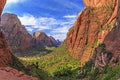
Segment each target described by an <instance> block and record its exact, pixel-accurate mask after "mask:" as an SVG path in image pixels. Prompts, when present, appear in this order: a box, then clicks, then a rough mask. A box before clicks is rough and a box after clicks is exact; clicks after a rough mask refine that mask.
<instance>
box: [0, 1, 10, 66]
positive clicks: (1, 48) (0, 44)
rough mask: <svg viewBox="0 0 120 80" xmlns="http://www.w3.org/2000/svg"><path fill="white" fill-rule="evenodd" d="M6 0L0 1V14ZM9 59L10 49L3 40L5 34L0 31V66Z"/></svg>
mask: <svg viewBox="0 0 120 80" xmlns="http://www.w3.org/2000/svg"><path fill="white" fill-rule="evenodd" d="M5 3H6V0H1V1H0V14H1V13H2V10H3V7H4V5H5ZM10 60H11V50H10V48H9V46H8V45H7V42H6V41H5V36H4V34H3V32H2V31H0V66H5V65H6V64H7V63H8V62H9V61H10Z"/></svg>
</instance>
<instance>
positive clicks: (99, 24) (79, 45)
mask: <svg viewBox="0 0 120 80" xmlns="http://www.w3.org/2000/svg"><path fill="white" fill-rule="evenodd" d="M84 3H85V5H86V8H85V9H84V10H83V11H82V12H81V13H80V14H79V15H78V18H77V20H76V21H75V23H74V25H73V26H72V27H71V28H70V29H69V31H68V33H67V38H66V40H65V41H64V44H67V45H69V52H70V53H71V55H72V56H73V57H75V58H77V59H80V62H81V65H82V64H84V63H85V62H86V61H88V60H89V59H90V58H91V57H92V56H93V52H94V50H95V48H96V47H97V46H98V45H99V44H101V43H102V42H103V40H104V38H105V37H106V35H107V34H108V33H109V32H110V31H111V29H112V28H113V27H115V20H116V14H117V8H118V5H117V3H118V0H94V1H93V0H92V1H91V0H84Z"/></svg>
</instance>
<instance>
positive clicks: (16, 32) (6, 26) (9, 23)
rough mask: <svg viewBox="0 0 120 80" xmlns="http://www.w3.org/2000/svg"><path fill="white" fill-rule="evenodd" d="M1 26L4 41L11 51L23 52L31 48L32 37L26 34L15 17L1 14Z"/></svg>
mask: <svg viewBox="0 0 120 80" xmlns="http://www.w3.org/2000/svg"><path fill="white" fill-rule="evenodd" d="M1 25H2V26H1V27H0V29H1V30H3V31H4V33H5V37H6V40H7V42H8V43H9V45H10V47H11V48H12V50H25V49H27V48H29V47H32V46H33V43H32V35H30V34H29V33H28V32H27V30H26V29H25V27H24V26H23V25H22V24H21V22H20V20H19V19H18V17H17V16H16V15H14V14H9V13H5V14H3V15H2V16H1Z"/></svg>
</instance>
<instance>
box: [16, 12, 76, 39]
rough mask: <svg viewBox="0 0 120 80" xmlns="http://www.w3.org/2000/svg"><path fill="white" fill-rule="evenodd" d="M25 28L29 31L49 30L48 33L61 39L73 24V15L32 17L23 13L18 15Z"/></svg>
mask: <svg viewBox="0 0 120 80" xmlns="http://www.w3.org/2000/svg"><path fill="white" fill-rule="evenodd" d="M18 18H19V19H20V21H21V23H22V24H23V25H26V26H27V27H26V29H27V30H28V31H30V32H32V31H34V29H37V30H43V31H44V30H49V33H48V35H51V36H53V37H54V38H56V39H59V40H61V41H63V40H64V39H65V38H66V33H67V32H68V29H69V28H70V27H71V26H72V25H73V23H74V21H75V19H76V17H75V15H74V16H73V15H66V16H63V19H55V18H53V17H37V18H36V17H34V16H33V15H30V14H24V15H23V16H19V17H18Z"/></svg>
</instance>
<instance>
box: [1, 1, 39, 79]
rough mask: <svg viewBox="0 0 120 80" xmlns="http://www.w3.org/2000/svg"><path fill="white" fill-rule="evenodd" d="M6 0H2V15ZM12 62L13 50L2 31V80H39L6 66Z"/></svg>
mask: <svg viewBox="0 0 120 80" xmlns="http://www.w3.org/2000/svg"><path fill="white" fill-rule="evenodd" d="M5 2H6V0H0V14H1V12H2V9H3V7H4V5H5ZM11 61H12V54H11V49H10V47H9V46H8V45H7V42H6V40H5V36H4V34H3V32H2V31H1V30H0V80H38V79H37V78H33V77H30V76H27V75H25V74H23V73H22V72H20V71H17V70H15V69H13V68H11V67H7V65H6V64H8V63H10V62H11Z"/></svg>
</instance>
